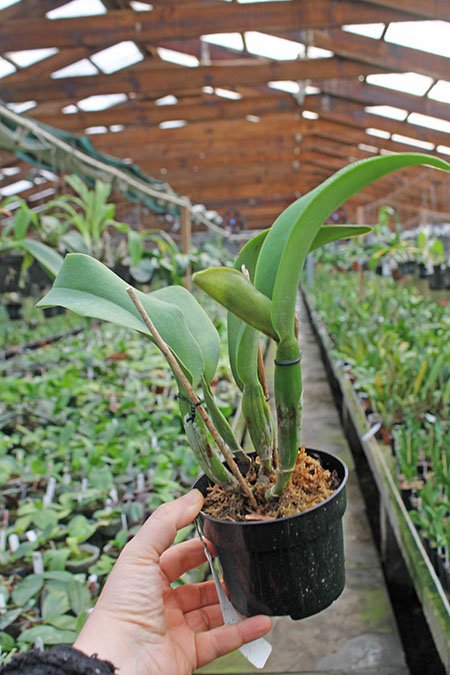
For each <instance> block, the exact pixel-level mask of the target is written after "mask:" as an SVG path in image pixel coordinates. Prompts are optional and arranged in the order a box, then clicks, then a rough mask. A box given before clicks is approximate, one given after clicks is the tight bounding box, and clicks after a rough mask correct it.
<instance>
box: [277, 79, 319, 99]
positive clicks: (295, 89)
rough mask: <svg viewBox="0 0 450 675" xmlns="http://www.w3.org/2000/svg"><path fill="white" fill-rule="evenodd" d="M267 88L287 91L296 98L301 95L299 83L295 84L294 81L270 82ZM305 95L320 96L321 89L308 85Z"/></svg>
mask: <svg viewBox="0 0 450 675" xmlns="http://www.w3.org/2000/svg"><path fill="white" fill-rule="evenodd" d="M267 86H268V87H270V88H271V89H278V90H279V91H286V92H287V93H288V94H294V96H297V94H298V93H299V86H298V82H294V80H274V81H272V82H268V84H267ZM305 94H306V95H307V96H309V95H310V94H320V89H319V87H314V86H313V85H312V84H307V85H306V87H305Z"/></svg>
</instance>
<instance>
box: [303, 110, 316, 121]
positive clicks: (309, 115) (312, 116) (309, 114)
mask: <svg viewBox="0 0 450 675" xmlns="http://www.w3.org/2000/svg"><path fill="white" fill-rule="evenodd" d="M302 117H304V118H305V120H318V119H319V115H318V114H317V113H316V112H313V111H312V110H303V111H302Z"/></svg>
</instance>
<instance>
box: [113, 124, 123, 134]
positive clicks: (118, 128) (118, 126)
mask: <svg viewBox="0 0 450 675" xmlns="http://www.w3.org/2000/svg"><path fill="white" fill-rule="evenodd" d="M124 129H125V127H124V125H123V124H111V126H110V127H109V130H110V131H112V132H113V134H117V133H118V132H119V131H123V130H124Z"/></svg>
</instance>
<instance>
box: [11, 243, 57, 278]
mask: <svg viewBox="0 0 450 675" xmlns="http://www.w3.org/2000/svg"><path fill="white" fill-rule="evenodd" d="M18 246H20V248H23V249H24V250H25V251H27V252H28V253H29V254H30V255H32V256H33V258H35V259H36V260H37V261H38V263H39V264H40V265H42V267H43V268H44V269H45V270H46V272H49V273H50V275H51V276H53V277H56V275H57V274H58V272H59V270H60V269H61V267H62V264H63V257H62V256H61V255H59V253H58V252H57V251H55V250H54V249H52V248H50V246H47V245H46V244H43V243H42V242H41V241H34V239H22V241H20V242H18Z"/></svg>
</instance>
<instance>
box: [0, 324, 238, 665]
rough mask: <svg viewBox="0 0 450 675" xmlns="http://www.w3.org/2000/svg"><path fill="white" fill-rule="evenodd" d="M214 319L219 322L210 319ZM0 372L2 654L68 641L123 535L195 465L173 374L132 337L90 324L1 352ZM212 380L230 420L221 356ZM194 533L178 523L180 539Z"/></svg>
mask: <svg viewBox="0 0 450 675" xmlns="http://www.w3.org/2000/svg"><path fill="white" fill-rule="evenodd" d="M58 318H60V317H58ZM216 323H217V326H218V327H219V329H222V328H223V327H224V322H223V320H222V319H221V318H220V316H218V317H217V321H216ZM25 338H26V339H27V336H25ZM0 377H1V378H2V382H3V386H2V388H1V391H0V485H1V497H0V644H1V651H2V653H3V654H4V656H3V658H4V659H6V658H8V657H7V655H8V654H9V655H11V654H12V653H14V652H15V651H16V650H23V649H27V648H28V647H29V646H30V645H33V644H43V645H52V644H59V643H70V642H72V641H73V640H74V638H75V636H76V634H77V632H78V631H79V630H80V628H81V627H82V625H83V623H84V621H85V620H86V618H87V613H88V611H89V609H90V607H92V606H93V604H94V603H95V599H96V597H97V595H98V593H99V591H100V590H101V587H102V584H103V582H104V580H105V578H106V575H107V574H108V573H109V571H110V570H111V568H112V566H113V564H114V561H115V559H116V558H117V556H118V554H119V552H120V550H121V549H122V547H123V546H124V545H125V543H126V542H127V541H128V539H129V538H130V536H132V535H133V533H134V532H135V531H136V530H137V528H138V527H139V526H140V525H141V524H142V523H143V522H144V520H145V518H146V517H148V515H149V514H150V513H151V512H152V511H153V510H154V509H155V508H156V507H157V506H159V504H161V503H163V502H166V501H168V500H171V499H173V498H174V497H176V496H179V495H180V494H181V493H182V492H184V491H186V489H188V488H189V487H190V486H191V485H192V484H193V482H194V480H195V478H196V477H197V475H198V472H199V469H198V466H197V464H196V462H195V458H194V457H193V455H192V453H189V452H186V446H187V441H186V437H185V433H184V429H183V425H182V421H181V419H180V417H179V414H178V413H177V410H178V402H177V401H176V400H175V389H174V384H173V379H172V378H171V377H170V375H169V373H168V372H167V368H165V366H164V362H163V358H162V356H161V355H160V354H159V352H158V351H157V350H156V348H152V347H150V349H149V346H148V345H147V344H145V345H143V343H142V339H140V338H139V337H138V336H137V335H133V334H131V335H130V334H129V333H127V332H126V331H125V330H122V329H120V328H117V327H111V326H106V325H100V324H94V323H92V322H91V323H90V325H88V326H87V327H86V329H85V330H83V332H82V333H80V334H70V335H66V337H64V339H61V340H59V341H58V342H55V343H53V344H50V345H48V346H47V347H46V348H45V349H44V350H38V351H23V352H22V353H19V354H18V355H16V356H15V357H14V358H11V359H8V360H7V361H3V362H2V363H0ZM213 387H214V390H215V392H216V400H217V401H219V405H220V408H221V411H222V412H223V413H224V415H225V416H227V417H229V416H230V415H231V414H233V412H234V410H235V408H236V404H235V400H236V392H235V390H234V386H233V385H232V383H231V381H230V379H229V376H228V374H227V370H226V368H225V367H223V366H222V365H220V366H219V368H218V370H217V376H216V380H215V382H214V383H213ZM192 535H193V532H192V531H191V528H187V529H186V530H185V531H183V532H181V533H179V540H181V539H182V538H183V537H189V536H192ZM189 574H190V575H191V576H190V577H189V579H190V580H191V579H193V578H195V579H197V578H198V579H203V578H204V577H205V576H206V575H207V574H208V572H207V570H206V568H202V569H200V570H199V571H198V572H197V571H195V572H193V573H189ZM192 574H194V577H192ZM195 575H197V577H195ZM180 583H183V579H182V580H181V582H180Z"/></svg>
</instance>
